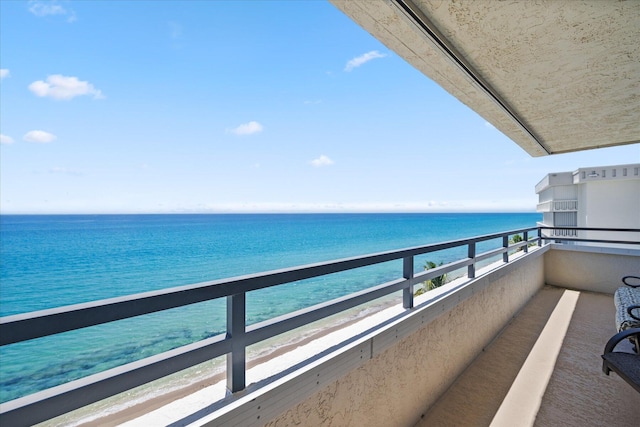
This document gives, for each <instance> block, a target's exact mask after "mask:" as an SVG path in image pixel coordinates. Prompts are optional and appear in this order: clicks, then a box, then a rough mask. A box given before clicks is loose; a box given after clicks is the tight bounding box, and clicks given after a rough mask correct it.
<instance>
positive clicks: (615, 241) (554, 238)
mask: <svg viewBox="0 0 640 427" xmlns="http://www.w3.org/2000/svg"><path fill="white" fill-rule="evenodd" d="M638 231H639V232H640V230H638ZM542 240H561V241H563V242H588V243H618V244H623V245H640V241H637V242H636V241H632V240H604V239H574V238H571V237H563V236H542Z"/></svg>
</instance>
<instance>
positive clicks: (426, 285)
mask: <svg viewBox="0 0 640 427" xmlns="http://www.w3.org/2000/svg"><path fill="white" fill-rule="evenodd" d="M440 265H442V262H441V263H440ZM436 267H438V265H436V263H435V262H433V261H426V262H425V263H424V269H425V270H431V269H432V268H436ZM445 283H447V275H446V274H443V275H441V276H436V277H434V278H432V279H429V280H427V281H426V282H423V283H422V288H420V289H418V290H417V291H416V292H415V296H418V295H422V294H424V293H425V292H427V291H430V290H433V289H435V288H439V287H440V286H442V285H444V284H445Z"/></svg>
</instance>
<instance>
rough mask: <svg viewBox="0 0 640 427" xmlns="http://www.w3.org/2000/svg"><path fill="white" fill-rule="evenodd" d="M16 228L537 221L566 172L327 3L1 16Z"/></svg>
mask: <svg viewBox="0 0 640 427" xmlns="http://www.w3.org/2000/svg"><path fill="white" fill-rule="evenodd" d="M0 70H1V71H0V134H1V136H0V213H2V214H63V213H64V214H66V213H232V212H535V206H536V203H537V196H536V194H535V191H534V187H535V185H536V184H537V183H538V182H539V181H540V180H541V179H542V178H543V177H544V176H545V175H546V174H547V173H550V172H562V171H573V170H576V169H578V168H580V167H590V166H605V165H612V164H622V163H635V162H640V145H639V144H634V145H629V146H622V147H613V148H607V149H600V150H591V151H584V152H578V153H569V154H562V155H555V156H546V157H538V158H533V157H531V156H529V155H528V154H527V153H526V152H525V151H524V150H523V149H521V148H520V147H519V146H518V145H517V144H515V143H514V142H512V141H511V140H509V139H508V138H507V137H506V136H504V135H503V134H502V133H500V132H499V131H498V130H496V129H495V128H494V127H493V126H491V125H490V124H489V123H487V122H486V120H484V119H483V118H482V117H480V116H479V115H477V114H476V113H475V112H473V111H472V110H470V109H469V108H467V107H466V106H464V105H463V104H462V103H460V102H459V101H458V100H457V99H455V98H454V97H452V96H451V95H449V94H448V93H446V92H445V91H444V90H442V89H441V88H440V87H439V86H437V85H436V84H435V83H433V82H432V81H431V80H429V79H428V78H427V77H425V76H424V75H423V74H421V73H419V72H418V71H416V70H415V69H414V68H413V67H411V66H410V65H409V64H407V63H406V62H405V61H404V60H403V59H402V58H400V57H399V56H398V55H396V54H395V53H394V52H392V51H390V50H389V49H387V48H386V47H385V46H384V45H383V44H381V43H380V42H379V41H377V40H376V39H375V38H374V37H372V36H371V35H369V34H368V33H367V32H366V31H364V30H363V29H362V28H360V27H359V26H358V25H357V24H355V23H354V22H353V21H351V20H350V19H349V18H348V17H347V16H345V15H344V14H343V13H342V12H340V11H339V10H338V9H337V8H335V7H334V6H333V5H331V4H330V3H328V2H325V1H304V2H303V1H280V2H275V1H252V2H244V1H233V2H232V1H217V2H205V1H179V2H177V1H155V2H152V1H112V2H109V1H90V0H83V1H15V0H14V1H11V0H9V1H7V0H3V1H1V2H0Z"/></svg>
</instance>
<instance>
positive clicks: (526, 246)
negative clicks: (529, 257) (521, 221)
mask: <svg viewBox="0 0 640 427" xmlns="http://www.w3.org/2000/svg"><path fill="white" fill-rule="evenodd" d="M523 236H524V237H523V239H522V240H524V241H525V242H527V244H526V245H524V249H522V250H523V251H524V253H525V254H526V253H527V252H529V232H528V231H525V232H524V233H523Z"/></svg>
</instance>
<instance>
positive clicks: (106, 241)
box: [0, 213, 541, 402]
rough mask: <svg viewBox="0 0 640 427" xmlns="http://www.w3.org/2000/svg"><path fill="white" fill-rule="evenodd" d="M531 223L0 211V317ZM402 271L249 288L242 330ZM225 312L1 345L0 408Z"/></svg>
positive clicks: (150, 349) (182, 311)
mask: <svg viewBox="0 0 640 427" xmlns="http://www.w3.org/2000/svg"><path fill="white" fill-rule="evenodd" d="M540 220H541V215H540V214H537V213H482V214H472V213H450V214H448V213H437V214H436V213H434V214H228V215H227V214H216V215H204V214H203V215H195V214H193V215H2V216H0V315H1V316H8V315H13V314H18V313H25V312H31V311H36V310H43V309H47V308H53V307H59V306H64V305H69V304H76V303H80V302H86V301H93V300H99V299H104V298H111V297H116V296H122V295H128V294H134V293H139V292H145V291H150V290H156V289H163V288H168V287H174V286H181V285H188V284H193V283H199V282H204V281H209V280H215V279H221V278H227V277H233V276H238V275H244V274H249V273H257V272H262V271H268V270H274V269H280V268H285V267H292V266H297V265H303V264H309V263H315V262H320V261H328V260H333V259H340V258H345V257H350V256H356V255H365V254H370V253H375V252H381V251H388V250H394V249H402V248H406V247H412V246H419V245H426V244H429V243H437V242H443V241H448V240H455V239H461V238H467V237H472V236H478V235H483V234H489V233H495V232H500V231H507V230H514V229H519V228H524V227H533V226H535V224H536V222H537V221H540ZM480 249H481V248H480ZM459 251H463V252H464V249H460V250H459ZM455 256H464V254H463V253H455V251H448V252H443V253H438V254H430V256H427V257H425V259H422V260H416V270H421V269H422V264H424V261H425V260H427V259H428V260H430V261H433V262H436V263H440V262H447V261H448V258H452V259H453V257H455ZM401 275H402V266H401V262H400V261H398V262H391V263H385V264H382V265H379V266H374V267H367V268H364V269H359V270H357V271H350V272H345V273H340V274H334V275H330V276H325V277H320V278H316V279H309V280H305V281H302V282H297V283H291V284H287V285H282V286H278V287H275V288H270V289H263V290H260V291H254V292H250V293H249V294H248V295H247V323H248V324H252V323H256V322H259V321H262V320H265V319H269V318H272V317H275V316H278V315H281V314H284V313H288V312H291V311H294V310H297V309H300V308H303V307H307V306H309V305H312V304H317V303H319V302H322V301H327V300H330V299H333V298H337V297H339V296H342V295H346V294H349V293H352V292H355V291H358V290H361V289H364V288H367V287H370V286H374V285H377V284H380V283H383V282H385V281H388V280H392V279H395V278H398V277H401ZM225 316H226V311H225V305H224V301H221V300H216V301H210V302H206V303H200V304H195V305H193V306H189V307H182V308H179V309H173V310H169V311H166V312H163V313H155V314H151V315H147V316H140V317H138V318H134V319H127V320H123V321H119V322H114V323H112V324H108V325H100V326H96V327H91V328H85V329H83V330H79V331H74V332H69V333H64V334H60V335H57V336H53V337H46V338H41V339H37V340H31V341H27V342H23V343H18V344H13V345H9V346H4V347H2V348H0V360H1V363H0V402H6V401H9V400H12V399H15V398H18V397H21V396H25V395H27V394H31V393H34V392H37V391H40V390H43V389H46V388H49V387H52V386H55V385H58V384H62V383H65V382H68V381H70V380H73V379H77V378H81V377H83V376H86V375H89V374H92V373H96V372H99V371H102V370H105V369H109V368H112V367H114V366H118V365H121V364H124V363H129V362H132V361H135V360H138V359H141V358H143V357H148V356H150V355H153V354H157V353H159V352H162V351H166V350H169V349H172V348H175V347H178V346H180V345H185V344H188V343H191V342H194V341H197V340H200V339H204V338H207V337H210V336H213V335H216V334H219V333H222V332H223V331H224V329H225ZM259 351H262V352H264V349H261V350H260V349H259ZM220 369H223V368H222V366H220Z"/></svg>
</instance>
